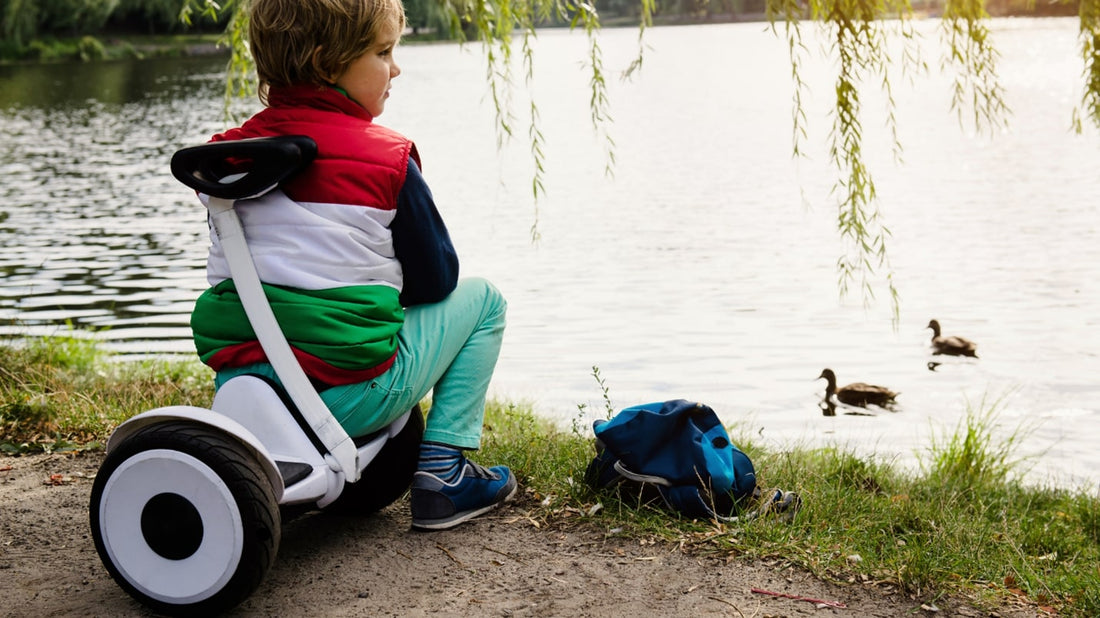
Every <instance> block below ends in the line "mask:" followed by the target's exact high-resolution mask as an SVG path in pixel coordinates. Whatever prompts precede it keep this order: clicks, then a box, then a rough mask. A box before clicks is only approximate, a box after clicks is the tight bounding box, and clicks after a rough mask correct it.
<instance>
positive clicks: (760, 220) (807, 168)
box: [0, 19, 1100, 488]
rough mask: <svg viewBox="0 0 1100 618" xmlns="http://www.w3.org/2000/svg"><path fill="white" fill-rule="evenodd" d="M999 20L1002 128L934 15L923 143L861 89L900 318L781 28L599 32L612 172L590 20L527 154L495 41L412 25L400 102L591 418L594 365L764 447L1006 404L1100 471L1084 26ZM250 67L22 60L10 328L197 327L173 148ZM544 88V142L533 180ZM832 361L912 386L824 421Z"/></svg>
mask: <svg viewBox="0 0 1100 618" xmlns="http://www.w3.org/2000/svg"><path fill="white" fill-rule="evenodd" d="M992 29H993V32H994V36H995V39H994V42H995V45H996V46H997V48H998V50H999V51H1000V52H1001V58H1000V65H999V75H1000V77H1001V81H1002V84H1003V85H1004V87H1005V89H1006V94H1005V98H1006V101H1007V103H1008V104H1009V106H1010V107H1011V109H1012V111H1013V116H1012V117H1011V119H1010V125H1009V127H1008V128H1007V129H1006V130H1004V131H1000V132H998V134H997V135H995V136H992V137H991V136H988V135H979V134H976V133H975V131H974V129H973V128H972V127H968V126H965V125H964V126H960V125H959V123H958V122H957V121H956V119H955V116H954V114H953V112H950V111H949V104H950V81H949V79H948V78H947V77H944V76H943V75H940V74H939V72H938V70H936V67H938V66H939V55H938V54H939V49H940V45H939V43H938V37H937V34H936V22H934V21H928V22H923V23H920V24H919V27H918V30H919V31H920V32H921V33H922V35H923V37H924V38H923V40H924V44H923V45H922V48H923V50H924V53H925V60H926V61H927V62H928V64H929V65H930V66H931V67H933V71H932V74H930V75H927V76H923V77H918V78H917V79H915V80H914V81H913V82H912V83H910V82H908V81H906V80H905V79H904V78H903V77H902V76H901V75H900V74H896V75H895V79H894V86H895V91H894V96H895V98H896V101H897V118H898V125H899V138H900V140H901V142H902V145H903V147H904V152H903V158H904V161H903V162H902V163H900V164H899V163H896V162H895V161H894V160H893V158H892V156H891V153H890V148H889V143H890V142H889V137H888V134H887V133H886V131H885V130H884V129H883V124H884V120H885V117H884V114H883V111H882V110H883V107H882V105H881V96H878V95H876V94H875V93H874V92H873V90H870V89H869V90H868V91H867V94H866V96H865V100H864V102H865V110H864V116H863V122H864V128H865V133H866V137H867V144H866V152H867V155H868V159H867V160H868V162H869V164H870V166H871V173H872V174H873V175H874V179H875V181H876V184H877V189H878V204H879V207H880V208H881V210H882V213H883V216H884V217H885V222H886V225H887V226H888V227H889V229H890V230H891V232H892V234H893V235H892V237H891V239H890V240H889V243H888V250H889V257H890V261H891V267H892V271H893V274H894V281H895V283H896V285H897V288H898V291H899V293H900V319H899V320H898V322H897V325H896V328H895V326H894V325H893V323H892V320H891V308H890V305H889V302H888V300H887V299H888V293H887V290H886V288H885V287H884V285H883V284H882V283H881V282H876V283H875V290H876V294H877V298H876V299H875V300H874V301H873V302H872V303H871V304H870V306H869V307H865V306H864V302H863V300H864V299H863V298H862V297H861V296H860V294H859V291H858V289H856V290H855V291H854V292H852V293H851V294H850V295H849V296H847V297H841V296H840V295H839V292H838V286H837V274H836V267H835V264H836V260H837V258H838V257H839V256H840V255H841V254H842V252H843V251H844V247H843V244H842V243H841V241H840V239H839V237H838V233H837V231H836V229H835V221H836V206H835V201H834V200H833V198H832V197H831V196H830V189H831V187H832V184H833V183H834V181H835V179H836V172H835V170H834V169H833V168H832V166H831V164H830V163H829V161H828V150H827V144H828V142H827V138H828V130H829V124H830V117H829V116H828V111H829V105H830V104H831V98H832V92H833V85H832V81H833V77H832V75H833V74H834V69H833V68H832V66H831V63H829V62H826V61H825V60H822V59H812V60H811V61H810V62H809V63H808V64H807V65H806V66H805V67H804V73H803V78H804V79H805V80H806V81H807V82H808V83H809V86H810V95H811V96H810V98H809V99H808V100H806V106H807V107H806V109H807V113H808V120H809V128H810V133H809V135H808V136H807V138H806V140H805V142H804V144H803V148H804V151H805V153H806V154H807V155H808V156H807V157H806V158H804V159H801V160H796V159H794V158H793V157H792V137H791V135H792V130H791V114H792V109H791V97H792V93H793V90H792V85H791V81H790V77H789V73H790V71H789V64H788V59H787V55H786V43H785V41H784V40H782V39H781V38H778V37H776V36H775V35H773V34H772V33H770V32H768V31H767V30H766V28H765V26H764V25H762V24H728V25H713V26H691V27H667V28H655V29H652V30H649V31H647V33H646V43H647V45H648V47H649V48H648V49H647V51H646V58H645V64H644V67H643V69H642V72H641V73H640V74H639V75H637V76H636V77H635V78H634V79H632V80H630V81H620V80H619V79H617V77H615V76H614V75H613V74H614V73H615V72H617V71H619V70H621V69H622V68H624V67H625V66H626V64H627V63H628V62H629V60H630V59H631V58H632V57H633V55H634V54H635V53H636V51H637V32H636V31H634V30H631V29H624V30H607V31H605V32H604V33H603V34H602V35H601V38H600V44H601V47H602V49H603V51H604V54H605V57H604V62H605V69H606V70H607V71H608V74H609V79H608V87H609V94H610V97H611V106H612V107H611V112H612V115H613V117H614V123H613V124H611V125H609V127H608V128H609V131H610V133H611V136H612V138H613V139H614V140H615V143H616V148H615V165H614V176H613V177H608V176H606V175H605V174H604V167H605V164H606V163H607V158H606V155H605V154H604V151H603V142H602V141H601V139H600V138H599V136H598V135H597V134H596V133H595V132H594V131H593V130H592V128H591V124H590V122H589V117H588V108H587V102H588V94H587V79H588V78H587V76H586V73H585V71H584V68H583V66H582V62H583V60H584V58H585V52H586V50H585V40H584V37H583V35H580V34H570V33H567V32H564V31H547V32H542V33H540V36H539V39H538V41H537V44H536V57H535V61H536V64H535V75H534V81H533V83H532V84H531V85H530V86H529V87H524V86H521V87H519V88H517V89H516V91H515V92H514V94H513V96H514V101H513V109H514V110H515V113H516V116H517V118H516V121H515V133H516V137H514V138H513V139H512V140H511V141H509V142H506V143H505V144H504V146H503V147H502V148H500V149H498V148H497V134H496V132H495V130H494V109H493V105H492V103H491V99H489V98H488V91H487V87H486V83H485V78H484V76H485V64H484V60H483V55H482V52H481V49H480V48H479V47H478V46H476V45H471V46H468V47H464V48H463V47H458V46H456V45H451V44H442V45H424V46H412V45H409V46H405V47H403V48H401V49H400V50H399V51H398V56H397V60H398V62H399V63H400V64H401V66H402V68H403V73H402V75H401V76H400V77H399V78H397V80H396V81H395V84H394V89H393V91H392V96H391V98H390V101H389V104H388V108H387V111H386V114H385V115H384V116H383V117H382V118H381V121H382V122H383V123H384V124H387V125H389V126H392V127H394V128H396V129H398V130H400V131H402V132H404V133H405V134H407V135H409V136H411V137H412V138H413V139H415V140H416V141H417V144H418V147H419V149H420V152H421V154H422V156H423V160H424V166H425V174H426V176H427V179H428V181H429V183H430V184H431V186H432V188H433V192H434V193H435V195H436V200H437V202H438V204H439V207H440V209H441V211H442V212H443V214H444V217H445V218H446V220H447V222H448V225H449V226H450V228H451V231H452V234H453V237H454V240H455V243H456V246H457V248H458V250H459V253H460V257H461V258H462V260H463V273H464V274H466V275H481V276H485V277H488V278H490V279H491V280H493V281H494V282H496V283H497V285H498V286H499V287H500V288H501V289H502V290H503V291H504V293H505V294H506V295H507V297H508V298H509V303H510V304H509V328H508V332H507V335H506V340H505V346H504V349H503V351H502V356H501V359H500V363H499V365H498V369H497V373H496V375H495V378H494V381H493V386H492V389H493V392H494V394H496V395H499V396H502V397H509V398H515V399H522V400H526V401H531V402H533V403H534V404H535V409H536V410H537V411H538V412H539V413H541V414H544V415H546V416H548V417H550V418H553V419H555V420H558V421H560V422H561V423H562V424H563V426H566V427H568V426H569V423H570V421H571V420H573V419H574V418H576V417H578V414H579V407H580V406H584V407H585V408H586V409H587V413H586V414H585V415H584V417H583V419H582V420H583V421H584V422H585V423H588V422H589V421H591V420H592V419H593V418H596V417H599V416H602V415H603V414H604V404H603V390H602V389H601V386H600V384H599V383H598V382H597V380H596V378H595V377H594V376H593V367H598V369H599V375H600V377H601V378H602V380H603V383H604V385H605V386H606V388H607V389H608V394H609V397H610V399H611V402H612V404H613V405H614V407H615V408H620V407H624V406H627V405H630V404H635V403H643V402H648V401H657V400H664V399H672V398H687V399H695V400H699V401H704V402H706V403H709V404H710V405H712V406H713V407H714V408H715V409H716V410H717V411H718V412H719V414H720V415H721V416H722V417H723V419H724V420H725V421H726V422H727V423H729V424H731V425H733V426H734V427H735V432H743V435H746V436H750V437H751V439H753V440H754V441H757V442H759V443H763V444H767V445H770V446H775V447H778V448H783V447H785V446H790V445H808V444H814V445H816V444H831V443H836V444H839V445H841V446H844V447H846V448H852V449H854V450H856V451H858V452H860V453H865V454H870V453H873V454H876V455H878V456H881V457H883V458H886V459H889V460H892V461H897V462H899V463H901V464H903V465H917V464H918V462H919V458H920V457H921V456H924V454H926V453H927V448H928V445H929V444H930V442H931V441H933V440H935V439H938V440H940V441H942V440H943V439H944V436H945V435H946V433H948V432H951V431H953V430H954V429H955V427H956V426H957V424H958V423H959V422H960V421H961V420H962V419H964V418H965V417H966V413H967V409H968V407H971V408H980V407H981V406H982V402H983V401H984V402H985V406H986V407H989V405H990V404H991V403H992V402H997V405H996V412H997V415H996V419H995V425H996V431H997V432H998V435H999V436H1007V435H1011V434H1012V433H1013V432H1017V433H1019V434H1020V435H1021V437H1022V444H1021V445H1020V447H1019V450H1018V451H1017V454H1018V455H1019V456H1020V457H1035V456H1037V455H1040V454H1041V459H1038V460H1036V461H1034V462H1033V463H1034V464H1035V465H1034V467H1033V468H1032V469H1031V472H1030V477H1029V478H1031V479H1033V480H1035V481H1037V482H1044V483H1045V482H1054V483H1058V484H1066V485H1074V486H1077V485H1084V486H1087V487H1090V488H1095V487H1096V482H1097V479H1098V478H1100V473H1098V472H1097V469H1098V468H1100V450H1098V449H1097V448H1096V447H1095V443H1096V441H1097V439H1098V438H1100V403H1098V396H1100V380H1098V378H1097V376H1098V375H1100V359H1098V350H1100V334H1098V326H1100V324H1098V321H1100V317H1098V316H1100V231H1098V224H1100V213H1098V208H1100V206H1098V200H1097V196H1098V195H1100V172H1098V171H1097V170H1100V140H1098V139H1097V130H1096V129H1095V128H1088V129H1086V131H1085V133H1084V134H1083V135H1076V134H1074V133H1072V132H1071V131H1070V128H1069V127H1070V119H1071V113H1072V110H1073V108H1074V106H1075V105H1076V104H1077V103H1078V101H1079V100H1080V94H1081V82H1082V77H1081V72H1082V65H1081V60H1080V56H1079V54H1078V51H1077V47H1076V46H1077V42H1076V41H1077V38H1076V37H1077V23H1076V21H1075V20H1067V19H1044V20H1021V19H1017V20H1007V19H1006V20H994V21H993V22H992ZM809 35H810V31H807V36H808V38H810V39H813V38H814V37H812V36H809ZM814 45H816V44H815V43H812V42H811V49H816V47H814ZM223 65H224V59H220V58H193V59H177V60H166V61H161V60H157V61H144V62H127V63H119V64H107V65H80V66H55V67H0V134H2V135H3V140H2V143H0V197H2V198H3V199H2V201H0V212H2V213H4V214H5V215H6V218H3V219H2V220H0V244H2V246H3V253H2V255H0V272H2V273H3V275H2V279H0V332H2V333H6V334H11V335H23V334H42V333H55V332H58V331H63V330H65V329H66V328H67V327H68V325H70V324H71V325H74V326H79V327H82V328H95V329H100V330H98V331H97V334H96V337H97V338H98V339H100V340H102V341H103V342H104V345H105V346H106V347H108V348H110V349H113V350H115V351H117V352H119V353H120V354H123V355H125V356H126V357H134V358H136V357H144V356H148V355H154V354H189V353H191V352H192V347H191V342H190V332H189V330H188V327H187V316H188V314H189V312H190V310H191V307H192V304H193V302H194V299H195V297H196V296H197V295H198V294H199V293H200V292H201V291H202V289H203V288H204V287H205V281H204V272H203V267H204V263H205V251H206V242H207V230H206V225H205V216H204V211H203V210H202V209H201V207H200V206H199V205H198V204H197V202H196V201H195V200H194V199H193V197H192V196H191V195H190V194H189V191H188V190H187V189H185V188H184V187H183V186H182V185H179V184H178V183H176V182H175V181H174V180H173V179H172V178H171V175H170V173H169V170H168V160H169V157H170V156H171V153H172V152H173V151H175V150H176V149H177V148H179V147H182V146H185V145H191V144H195V143H201V142H203V141H205V140H206V139H207V137H208V136H209V135H210V134H212V133H214V132H217V131H220V130H222V129H224V128H225V127H226V121H225V120H224V117H223V116H222V105H223V101H222V91H223V82H222V79H223V77H222V69H223ZM517 74H518V75H522V74H521V72H520V70H519V68H518V67H517ZM529 96H533V97H534V100H535V101H536V103H537V105H538V109H539V114H540V118H541V121H540V122H541V124H540V126H541V130H542V133H543V135H544V136H545V140H546V141H545V145H544V149H545V152H546V163H545V166H546V177H545V182H546V194H545V196H544V197H542V198H540V199H539V200H538V202H537V203H536V202H535V201H534V200H533V198H532V193H531V188H530V187H531V184H530V183H531V177H532V170H533V163H532V160H531V157H530V155H529V141H528V139H527V138H526V134H527V124H526V118H527V110H528V100H529ZM256 108H257V103H256V102H255V101H240V102H237V103H235V104H234V109H235V111H236V112H237V113H239V114H247V113H249V112H251V111H253V110H255V109H256ZM0 217H4V215H0ZM536 224H537V229H538V231H539V233H540V234H541V239H540V240H539V242H537V243H534V242H532V240H531V228H532V226H533V225H536ZM930 318H937V319H939V320H940V322H941V323H942V324H943V326H944V330H945V332H947V333H948V334H961V335H964V336H967V337H969V338H971V339H974V340H975V341H977V342H978V344H979V354H980V356H981V358H980V359H979V360H968V361H954V362H951V361H950V360H948V361H945V363H944V364H943V365H941V366H939V367H938V368H937V370H936V371H929V369H928V368H927V362H928V361H929V360H930V356H929V346H928V340H929V337H930V334H931V333H930V331H928V330H927V329H925V325H926V324H927V323H928V320H929V319H930ZM824 367H831V368H833V369H834V370H835V371H836V373H837V375H838V377H839V380H840V381H841V383H847V382H854V381H866V382H872V383H878V384H883V385H887V386H889V387H891V388H893V389H895V390H898V391H900V392H901V396H900V397H899V402H900V406H899V410H898V411H897V412H894V413H888V412H880V413H877V414H874V415H871V416H853V415H846V414H838V415H837V416H833V417H826V416H823V415H822V413H821V410H820V409H819V408H818V402H819V400H820V398H821V394H822V391H823V388H824V381H822V380H815V378H816V377H817V376H818V374H819V373H820V372H821V370H822V368H824Z"/></svg>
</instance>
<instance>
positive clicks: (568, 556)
mask: <svg viewBox="0 0 1100 618" xmlns="http://www.w3.org/2000/svg"><path fill="white" fill-rule="evenodd" d="M101 459H102V457H101V455H99V454H90V455H78V456H62V455H36V456H31V457H17V458H13V457H4V458H0V614H2V615H4V616H13V617H16V616H18V617H22V616H27V617H31V616H33V617H36V618H37V617H42V616H77V615H79V616H145V615H149V613H148V612H146V611H145V610H144V609H143V608H142V607H141V606H140V605H138V604H137V603H135V602H134V601H132V600H131V599H130V597H128V596H127V595H126V594H125V593H124V592H123V591H122V589H121V588H119V587H118V586H117V585H115V583H114V582H113V581H112V580H111V578H110V576H109V575H108V574H107V572H106V570H105V569H104V568H103V565H102V564H101V563H100V560H99V557H98V555H97V554H96V552H95V548H94V547H93V544H92V539H91V534H90V533H89V531H88V516H87V502H88V495H89V492H90V490H91V484H92V479H93V478H94V476H95V474H96V471H97V470H98V467H99V463H100V461H101ZM525 506H527V505H525V502H524V500H522V499H521V500H519V501H518V502H516V503H513V504H510V505H507V506H505V507H503V508H501V509H499V510H498V511H495V512H494V513H492V514H491V515H489V516H486V517H482V518H480V519H477V520H474V521H472V522H470V523H468V524H465V525H463V526H460V527H458V528H456V529H454V530H449V531H445V532H437V533H418V532H413V531H411V530H410V527H409V516H408V506H407V504H406V503H404V502H399V503H397V504H395V505H394V506H392V507H390V508H388V509H386V510H385V511H383V512H382V513H380V514H379V515H377V516H374V517H370V518H348V517H339V516H336V515H334V514H329V513H316V514H311V515H307V516H304V517H301V518H298V519H295V520H293V521H290V522H288V523H286V524H285V525H284V529H283V537H282V543H281V546H280V549H279V556H278V559H277V561H276V563H275V566H274V567H273V568H272V569H271V571H269V573H268V575H267V578H266V579H265V581H264V582H263V583H262V584H261V586H260V588H259V589H258V590H257V591H256V592H255V593H254V594H253V595H252V596H251V597H250V598H249V599H248V600H246V601H245V602H244V603H243V604H242V605H241V606H239V607H238V608H237V609H236V610H235V611H234V612H233V614H232V615H234V616H280V617H282V616H324V617H329V616H333V617H336V616H425V615H446V616H569V617H573V616H600V617H607V616H693V617H694V616H744V617H746V618H748V617H752V616H756V617H765V616H829V615H838V616H853V617H855V616H858V617H879V616H882V617H887V616H889V617H894V616H913V615H936V616H983V615H990V616H1002V617H1006V618H1008V617H1024V616H1037V615H1042V614H1037V613H1035V612H1034V611H1033V610H1031V609H1029V608H1023V607H1016V606H1012V607H1006V608H1002V609H1001V610H1000V611H999V612H998V613H996V614H986V613H983V612H979V611H977V610H974V609H973V608H971V607H969V606H967V605H966V604H964V603H960V602H956V601H952V600H940V601H938V602H937V605H938V609H939V611H938V612H930V611H928V610H927V609H921V603H920V602H919V601H917V600H914V599H910V598H907V597H906V596H905V595H902V594H899V593H897V591H896V590H895V589H893V588H891V587H889V586H883V585H873V584H846V585H844V584H835V583H828V582H823V581H820V580H818V579H815V578H814V577H812V576H810V575H809V574H807V573H804V572H802V571H800V570H797V569H794V568H791V567H789V566H786V565H784V564H782V563H781V562H780V561H774V562H765V561H753V562H749V561H743V560H737V559H733V560H730V561H725V560H717V559H714V558H705V557H698V556H691V555H688V554H686V553H684V552H682V551H680V550H679V549H677V548H676V547H670V546H667V545H664V544H647V543H642V542H639V541H629V540H623V539H614V538H607V537H605V536H604V534H603V533H602V531H601V530H600V529H597V528H593V527H591V526H570V525H569V524H568V522H562V523H560V524H554V525H551V526H549V527H545V526H544V527H536V526H535V525H534V523H533V521H532V520H530V519H528V518H527V517H525V513H526V508H525ZM753 588H760V589H764V590H768V591H772V592H776V593H783V594H789V595H795V596H799V597H806V598H812V599H820V600H825V601H831V602H837V603H843V604H844V605H845V606H846V608H834V607H828V606H824V605H820V604H815V603H813V602H809V601H805V600H797V599H790V598H783V597H779V596H772V595H765V594H760V593H754V592H752V589H753Z"/></svg>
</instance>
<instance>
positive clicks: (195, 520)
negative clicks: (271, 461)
mask: <svg viewBox="0 0 1100 618" xmlns="http://www.w3.org/2000/svg"><path fill="white" fill-rule="evenodd" d="M89 514H90V518H91V524H92V536H93V538H94V540H95V545H96V550H97V551H98V552H99V556H100V558H101V559H102V560H103V564H104V565H105V566H106V567H107V570H108V571H109V572H110V573H111V576H112V577H113V578H114V579H115V581H116V582H118V584H119V585H120V586H121V587H122V588H123V589H124V590H126V592H128V593H129V594H130V595H131V596H133V597H134V598H136V599H137V600H139V601H141V602H142V603H144V604H146V605H148V606H150V607H153V608H154V609H157V610H158V611H162V612H166V613H172V614H209V613H217V612H221V611H224V610H226V609H229V608H230V607H232V606H234V605H236V604H237V603H239V602H240V601H242V600H243V599H244V598H246V597H247V596H248V595H249V594H251V593H252V591H253V590H255V588H256V586H258V585H259V583H260V580H261V579H262V578H263V575H264V574H265V573H266V572H267V569H268V568H269V567H270V566H271V564H272V563H273V562H274V558H275V553H276V551H277V549H278V542H279V534H280V531H279V527H280V522H279V509H278V504H277V502H276V500H275V497H274V492H273V490H272V488H271V485H270V483H269V482H268V480H267V478H266V476H265V475H264V474H263V472H262V470H261V469H260V467H259V465H258V464H257V463H256V462H255V461H254V459H253V458H252V456H251V454H250V453H249V452H248V451H247V449H245V448H244V447H243V446H241V445H240V444H239V443H238V442H237V441H236V440H234V439H233V438H232V437H230V436H226V435H224V434H222V433H221V432H220V431H218V430H215V429H211V428H209V427H206V426H203V425H197V424H192V423H183V422H166V423H162V424H157V425H152V426H150V427H148V428H145V429H143V430H141V431H140V432H138V433H136V434H134V435H133V436H130V437H129V438H128V439H127V440H126V441H125V442H123V443H122V444H120V445H119V446H118V447H117V448H115V449H114V450H112V451H111V453H110V454H109V455H108V456H107V458H106V459H105V460H104V462H103V466H102V467H101V468H100V471H99V473H98V474H97V476H96V480H95V484H94V485H93V487H92V497H91V504H90V507H89Z"/></svg>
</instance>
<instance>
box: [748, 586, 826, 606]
mask: <svg viewBox="0 0 1100 618" xmlns="http://www.w3.org/2000/svg"><path fill="white" fill-rule="evenodd" d="M752 591H753V592H755V593H756V594H770V595H771V596H773V597H783V598H784V599H794V600H795V601H808V602H810V603H816V604H818V605H825V606H828V607H837V608H840V609H844V608H846V607H848V606H847V605H845V604H843V603H841V602H840V601H825V600H823V599H812V598H810V597H800V596H798V595H796V594H787V593H785V592H772V591H771V590H764V589H763V588H753V589H752Z"/></svg>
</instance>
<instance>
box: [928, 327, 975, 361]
mask: <svg viewBox="0 0 1100 618" xmlns="http://www.w3.org/2000/svg"><path fill="white" fill-rule="evenodd" d="M925 328H931V329H932V354H946V355H948V356H972V357H974V358H978V344H976V343H974V342H973V341H971V340H969V339H965V338H963V337H957V336H954V335H950V336H943V335H940V323H939V322H937V321H936V320H931V321H929V322H928V326H926V327H925Z"/></svg>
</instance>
